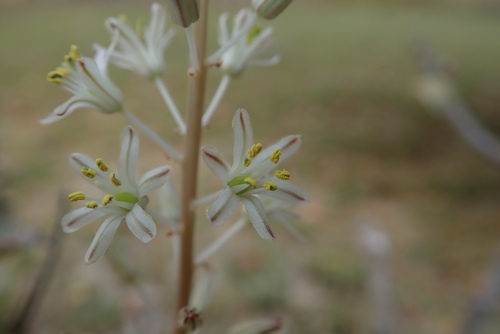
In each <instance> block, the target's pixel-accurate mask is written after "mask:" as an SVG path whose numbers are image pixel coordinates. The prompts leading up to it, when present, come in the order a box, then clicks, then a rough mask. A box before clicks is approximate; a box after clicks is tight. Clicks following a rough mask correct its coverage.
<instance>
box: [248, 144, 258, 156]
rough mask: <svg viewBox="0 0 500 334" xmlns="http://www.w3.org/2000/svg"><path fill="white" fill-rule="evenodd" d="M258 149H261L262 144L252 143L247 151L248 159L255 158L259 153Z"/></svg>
mask: <svg viewBox="0 0 500 334" xmlns="http://www.w3.org/2000/svg"><path fill="white" fill-rule="evenodd" d="M260 151H262V144H261V143H257V144H253V145H252V147H250V149H249V150H248V151H247V156H248V158H249V159H252V158H255V157H256V156H257V155H258V154H259V153H260Z"/></svg>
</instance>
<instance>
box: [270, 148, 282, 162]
mask: <svg viewBox="0 0 500 334" xmlns="http://www.w3.org/2000/svg"><path fill="white" fill-rule="evenodd" d="M280 156H281V151H280V150H274V151H273V153H271V155H270V156H269V160H271V161H272V162H274V163H275V164H277V163H278V162H279V161H280Z"/></svg>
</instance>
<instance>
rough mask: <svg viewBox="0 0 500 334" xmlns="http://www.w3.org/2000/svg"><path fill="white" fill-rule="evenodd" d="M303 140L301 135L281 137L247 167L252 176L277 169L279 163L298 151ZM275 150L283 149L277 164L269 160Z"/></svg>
mask: <svg viewBox="0 0 500 334" xmlns="http://www.w3.org/2000/svg"><path fill="white" fill-rule="evenodd" d="M301 142H302V140H301V136H300V135H290V136H286V137H283V138H281V139H280V140H278V141H277V142H276V143H274V144H272V145H271V146H269V147H267V148H266V149H264V150H262V152H260V153H259V155H257V157H255V159H253V160H252V164H251V165H250V166H249V167H248V168H247V171H248V172H249V173H250V175H251V176H252V177H258V176H260V175H265V174H269V173H270V172H271V171H272V170H273V169H276V167H278V165H279V164H281V163H282V162H283V161H285V160H286V159H288V158H289V157H290V156H291V155H293V154H294V153H296V152H297V151H298V149H299V148H300V144H301ZM275 150H279V151H281V156H280V159H279V162H278V163H277V164H275V163H274V162H272V161H271V160H269V157H270V155H271V154H272V153H273V152H274V151H275Z"/></svg>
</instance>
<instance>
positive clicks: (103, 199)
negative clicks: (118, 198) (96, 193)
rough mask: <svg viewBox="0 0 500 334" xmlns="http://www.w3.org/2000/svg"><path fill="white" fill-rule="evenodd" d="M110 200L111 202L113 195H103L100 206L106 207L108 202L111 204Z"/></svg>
mask: <svg viewBox="0 0 500 334" xmlns="http://www.w3.org/2000/svg"><path fill="white" fill-rule="evenodd" d="M112 200H113V195H111V194H107V195H104V197H103V198H102V202H101V203H102V205H108V204H109V202H111V201H112Z"/></svg>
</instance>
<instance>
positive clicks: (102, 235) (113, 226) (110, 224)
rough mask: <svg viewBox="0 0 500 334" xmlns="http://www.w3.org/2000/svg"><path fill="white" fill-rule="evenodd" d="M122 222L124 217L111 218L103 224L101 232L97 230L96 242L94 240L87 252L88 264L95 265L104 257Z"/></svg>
mask: <svg viewBox="0 0 500 334" xmlns="http://www.w3.org/2000/svg"><path fill="white" fill-rule="evenodd" d="M122 220H123V217H122V216H121V217H109V218H107V219H106V220H105V221H104V222H103V223H102V225H101V227H99V230H97V233H96V234H95V237H94V240H92V243H91V244H90V247H89V249H88V250H87V254H85V262H86V263H88V264H90V263H94V262H96V261H97V260H99V259H100V258H101V257H102V256H103V255H104V253H105V252H106V250H107V249H108V247H109V245H110V244H111V241H112V240H113V236H114V235H115V232H116V230H117V229H118V226H120V222H121V221H122Z"/></svg>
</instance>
